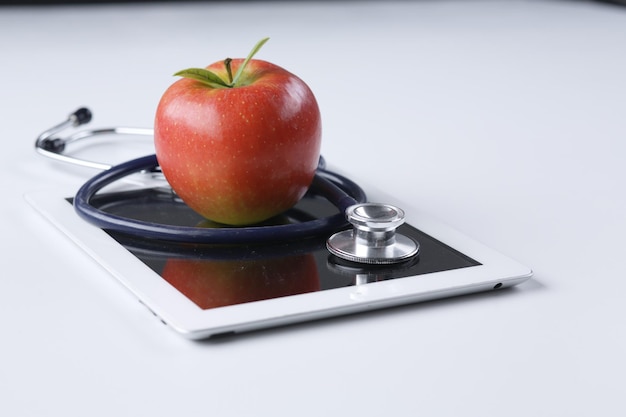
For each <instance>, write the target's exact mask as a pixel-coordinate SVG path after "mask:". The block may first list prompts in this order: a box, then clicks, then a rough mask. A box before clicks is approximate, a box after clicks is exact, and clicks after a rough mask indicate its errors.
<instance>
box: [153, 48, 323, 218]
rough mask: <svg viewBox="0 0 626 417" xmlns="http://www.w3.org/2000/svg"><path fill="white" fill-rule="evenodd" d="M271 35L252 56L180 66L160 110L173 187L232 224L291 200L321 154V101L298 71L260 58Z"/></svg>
mask: <svg viewBox="0 0 626 417" xmlns="http://www.w3.org/2000/svg"><path fill="white" fill-rule="evenodd" d="M265 41H267V39H264V40H262V41H261V42H259V43H258V44H257V45H256V47H255V48H254V49H253V51H252V52H251V53H250V55H248V57H247V58H246V59H245V60H244V59H233V60H231V59H226V60H225V61H220V62H216V63H214V64H211V65H209V66H208V67H206V69H198V68H191V69H188V70H183V71H180V72H179V73H177V74H176V75H181V76H183V77H184V78H182V79H180V80H178V81H176V82H175V83H174V84H172V85H171V86H170V87H169V88H168V89H167V90H166V91H165V93H164V94H163V97H162V98H161V100H160V102H159V105H158V108H157V111H156V118H155V125H154V140H155V146H156V154H157V159H158V161H159V165H160V166H161V169H162V171H163V174H164V175H165V177H166V179H167V180H168V182H169V184H170V185H171V187H172V189H173V190H174V191H175V192H176V193H177V194H178V196H180V198H181V199H182V200H183V201H184V202H185V203H186V204H187V205H188V206H189V207H191V208H192V209H193V210H195V211H197V212H198V213H200V214H201V215H202V216H204V217H206V218H208V219H211V220H213V221H216V222H220V223H224V224H230V225H245V224H253V223H257V222H261V221H263V220H266V219H268V218H270V217H272V216H274V215H277V214H279V213H282V212H284V211H285V210H287V209H289V208H291V207H292V206H293V205H295V204H296V203H297V202H298V201H299V200H300V198H301V197H302V196H303V195H304V193H305V192H306V190H307V189H308V187H309V186H310V184H311V181H312V179H313V176H314V174H315V169H316V167H317V164H318V160H319V152H320V145H321V118H320V112H319V108H318V105H317V101H316V100H315V97H314V95H313V93H312V92H311V89H310V88H309V87H308V86H307V85H306V84H305V83H304V81H302V80H301V79H300V78H298V77H297V76H295V75H294V74H292V73H290V72H289V71H287V70H285V69H283V68H281V67H279V66H277V65H274V64H271V63H269V62H265V61H262V60H256V59H252V56H253V55H254V54H255V53H256V52H257V51H258V50H259V49H260V47H261V46H262V45H263V44H264V43H265ZM233 72H234V73H235V75H234V76H233Z"/></svg>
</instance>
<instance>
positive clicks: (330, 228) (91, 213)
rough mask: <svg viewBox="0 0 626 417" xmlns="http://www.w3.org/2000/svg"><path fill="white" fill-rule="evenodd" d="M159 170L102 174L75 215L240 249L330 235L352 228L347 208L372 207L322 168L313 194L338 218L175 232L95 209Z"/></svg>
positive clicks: (126, 168) (147, 159) (80, 197)
mask: <svg viewBox="0 0 626 417" xmlns="http://www.w3.org/2000/svg"><path fill="white" fill-rule="evenodd" d="M157 168H158V161H157V158H156V155H148V156H144V157H141V158H137V159H133V160H131V161H127V162H124V163H122V164H119V165H116V166H113V167H111V168H110V169H108V170H106V171H103V172H101V173H100V174H98V175H96V176H95V177H93V178H91V179H90V180H88V181H87V182H86V183H85V184H83V186H82V187H81V188H80V189H79V190H78V192H77V193H76V196H75V198H74V209H75V211H76V213H77V214H78V215H79V216H80V217H81V218H83V219H84V220H86V221H88V222H90V223H92V224H94V225H96V226H98V227H99V228H101V229H104V230H110V231H114V232H118V233H122V234H126V235H130V236H139V237H141V238H144V239H156V240H163V241H171V242H180V243H202V244H232V245H240V244H256V243H266V242H279V241H280V242H284V241H294V240H299V239H307V238H312V237H316V236H322V235H330V234H332V233H334V232H336V231H337V230H340V229H342V228H344V227H346V225H347V224H348V223H347V221H346V217H345V210H346V209H347V208H348V207H350V206H352V205H354V204H359V203H364V202H366V201H367V197H366V195H365V192H364V191H363V190H362V189H361V187H359V186H358V185H357V184H356V183H355V182H353V181H351V180H349V179H348V178H346V177H344V176H342V175H340V174H337V173H334V172H330V171H327V170H325V169H323V168H318V169H317V171H316V174H315V177H314V179H313V182H312V184H311V187H310V189H309V191H310V192H313V193H315V194H318V195H320V196H322V197H324V198H326V199H327V200H328V201H329V202H331V203H332V204H333V205H334V206H335V207H337V209H338V210H339V213H337V214H335V215H331V216H328V217H323V218H320V219H314V220H310V221H306V222H301V223H292V224H286V225H276V226H250V227H236V228H200V227H190V226H175V225H165V224H160V223H154V222H147V221H143V220H136V219H130V218H126V217H122V216H117V215H114V214H111V213H107V212H105V211H103V210H100V209H98V208H97V207H95V206H94V205H93V204H92V203H91V200H92V198H93V197H94V196H95V195H96V193H97V192H98V191H100V190H101V189H102V188H104V187H106V186H107V185H110V184H112V183H113V182H115V181H117V180H120V179H122V178H124V177H126V176H128V175H131V174H134V173H137V172H145V171H148V172H149V171H154V170H156V169H157Z"/></svg>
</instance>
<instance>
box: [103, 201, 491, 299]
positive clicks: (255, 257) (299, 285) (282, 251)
mask: <svg viewBox="0 0 626 417" xmlns="http://www.w3.org/2000/svg"><path fill="white" fill-rule="evenodd" d="M92 203H93V204H94V206H96V207H98V208H100V209H101V210H104V211H107V212H109V213H112V214H116V215H120V216H125V217H129V218H133V219H139V220H144V221H152V222H158V223H164V224H172V225H183V226H197V227H219V226H218V225H216V224H211V222H209V221H206V220H204V219H203V218H202V217H200V216H199V215H198V214H196V213H195V212H193V211H192V210H191V209H190V208H188V207H187V206H186V205H185V204H184V203H182V202H181V201H180V200H179V199H177V198H175V197H174V196H173V195H172V193H171V192H169V191H163V190H158V189H147V190H145V189H144V190H139V191H125V192H115V193H106V194H102V195H98V196H96V197H95V198H94V199H93V201H92ZM335 213H337V209H336V208H335V207H334V206H332V205H331V204H330V203H328V202H327V201H326V200H324V199H322V198H319V197H315V196H305V198H303V199H302V200H301V201H300V203H298V205H297V206H296V207H295V208H294V209H292V210H290V211H289V212H287V213H285V215H282V216H279V217H277V218H274V219H272V220H271V221H269V222H266V223H264V225H267V224H284V223H285V222H297V221H306V220H307V219H311V218H317V217H321V216H328V215H332V214H335ZM399 232H401V233H403V234H406V235H408V236H410V237H412V238H413V239H415V240H417V241H418V242H419V243H420V245H421V249H420V255H419V257H418V258H415V259H413V260H411V261H408V262H405V263H403V264H399V265H395V266H379V267H377V266H362V265H358V264H353V263H349V262H344V261H341V260H339V259H337V258H335V257H334V256H332V255H330V254H329V253H328V251H327V250H326V247H325V240H326V237H321V238H320V239H309V240H305V241H298V242H283V243H277V244H265V245H244V246H216V245H198V244H178V243H169V242H157V241H149V240H143V239H140V238H136V237H129V236H125V235H122V234H117V233H109V234H110V235H111V236H112V237H113V238H114V239H115V240H116V241H117V242H119V243H120V244H122V245H123V246H124V247H125V248H126V249H128V250H129V251H130V252H131V253H132V254H133V255H135V256H136V257H137V258H139V259H140V260H141V261H142V262H143V263H145V264H146V265H147V266H148V267H149V268H151V269H152V270H153V271H155V272H156V273H157V274H158V275H159V276H161V277H162V278H163V279H165V280H167V281H168V282H169V283H170V284H171V285H173V286H174V287H175V288H176V289H177V290H178V291H180V292H181V293H183V294H184V295H185V296H186V297H188V298H189V299H190V300H191V301H193V302H194V303H195V304H196V305H198V306H199V307H200V308H202V309H210V308H215V307H222V306H228V305H234V304H241V303H247V302H252V301H259V300H264V299H271V298H277V297H284V296H289V295H295V294H302V293H307V292H313V291H324V290H329V289H333V288H339V287H346V286H352V285H357V284H358V285H362V284H366V283H369V282H374V281H380V280H389V279H399V278H405V277H409V276H414V275H421V274H428V273H432V272H440V271H446V270H450V269H457V268H466V267H471V266H476V265H479V263H478V262H476V261H475V260H473V259H471V258H469V257H468V256H465V255H464V254H462V253H460V252H458V251H456V250H455V249H453V248H451V247H449V246H447V245H445V244H443V243H441V242H439V241H438V240H436V239H434V238H433V237H431V236H429V235H427V234H425V233H422V232H421V231H419V230H417V229H416V228H414V227H412V226H410V225H407V224H404V225H402V226H401V227H400V229H399Z"/></svg>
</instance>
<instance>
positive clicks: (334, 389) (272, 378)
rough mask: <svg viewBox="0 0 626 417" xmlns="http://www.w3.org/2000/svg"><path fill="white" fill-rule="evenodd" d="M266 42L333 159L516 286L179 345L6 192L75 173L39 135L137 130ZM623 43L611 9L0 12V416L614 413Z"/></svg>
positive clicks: (497, 4)
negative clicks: (517, 270)
mask: <svg viewBox="0 0 626 417" xmlns="http://www.w3.org/2000/svg"><path fill="white" fill-rule="evenodd" d="M264 36H270V37H271V40H270V42H269V43H268V44H266V45H265V47H264V48H263V49H262V50H261V52H260V53H259V55H258V57H259V58H262V59H265V60H269V61H272V62H275V63H277V64H279V65H281V66H283V67H285V68H287V69H289V70H291V71H292V72H294V73H296V74H298V75H299V76H300V77H301V78H303V79H304V80H305V81H306V82H307V83H308V84H309V85H310V86H311V88H312V89H313V91H314V92H315V94H316V96H317V98H318V101H319V103H320V107H321V110H322V114H323V120H324V121H323V123H324V138H323V154H324V155H325V156H326V158H327V159H328V161H329V162H330V163H331V164H332V165H333V166H335V167H339V168H340V169H341V170H342V171H343V172H346V173H350V175H351V177H352V178H353V179H355V180H357V181H358V182H359V183H361V184H362V185H363V186H364V187H365V188H367V189H368V190H384V192H385V193H389V194H391V195H393V196H395V197H397V198H398V199H400V200H401V201H403V202H404V203H405V205H406V206H407V207H408V208H409V209H410V208H416V209H420V210H423V211H426V212H429V213H431V214H433V215H435V216H436V217H438V218H439V219H440V220H443V221H444V222H446V223H448V224H450V225H451V226H453V227H455V228H457V229H459V230H460V231H462V232H464V233H466V234H468V235H469V236H471V237H473V238H475V239H477V240H479V241H481V242H483V243H485V244H487V245H488V246H491V247H493V248H495V249H497V250H499V251H501V252H503V253H505V254H507V255H509V256H511V257H513V258H515V259H517V260H518V261H520V262H522V263H524V264H526V265H528V266H530V267H531V268H533V270H534V271H535V277H534V279H532V280H531V281H529V282H527V283H525V284H523V285H521V286H519V287H518V288H516V289H514V290H507V291H502V292H495V293H489V294H483V295H476V296H469V297H460V298H455V299H450V300H442V301H436V302H430V303H424V304H417V305H411V306H407V307H402V308H394V309H390V310H385V311H379V312H375V313H369V314H364V315H356V316H350V317H343V318H337V319H331V320H324V321H318V322H314V323H309V324H302V325H295V326H289V327H285V328H278V329H274V330H268V331H261V332H255V333H251V334H245V335H241V336H237V337H232V338H227V339H223V340H221V341H214V342H200V343H198V342H191V341H188V340H185V339H183V338H181V337H180V336H178V335H176V334H175V333H174V332H171V331H169V330H168V329H167V328H165V327H164V326H162V325H161V324H160V323H159V322H158V320H154V318H153V317H152V316H151V315H150V314H149V313H148V312H147V311H146V309H145V308H143V307H142V306H141V305H140V304H139V303H138V302H137V301H136V300H135V299H134V298H132V297H131V296H130V295H129V294H128V293H127V291H126V290H125V289H124V288H122V287H121V286H120V285H119V284H118V283H117V282H116V281H115V280H113V279H112V278H111V276H110V275H109V274H108V273H107V272H106V271H104V270H103V269H102V268H101V267H100V266H99V265H98V264H97V263H96V262H94V261H93V260H92V259H91V258H89V257H88V256H86V255H85V254H84V253H83V252H82V251H81V250H80V249H79V248H77V247H76V246H75V245H73V244H72V243H71V242H70V241H69V240H68V239H67V238H66V237H65V236H64V235H63V234H62V233H60V232H59V231H57V230H56V229H55V228H53V227H52V226H51V225H50V224H49V223H47V222H46V221H45V220H44V219H43V218H42V217H41V216H39V215H38V214H37V213H36V212H35V211H34V210H33V209H31V208H30V207H29V206H28V205H27V204H26V203H25V201H24V199H23V197H22V196H23V194H24V193H25V192H29V191H35V190H41V189H48V188H52V187H61V188H64V189H76V188H77V187H78V186H79V185H80V184H81V183H82V182H83V181H84V180H85V179H87V178H88V177H89V176H91V175H93V171H89V170H86V169H70V168H67V167H62V166H60V165H59V164H55V163H53V162H49V161H47V160H45V159H43V158H42V157H41V156H39V155H37V154H36V153H35V152H34V149H33V142H34V139H35V137H36V136H37V134H38V133H39V132H40V131H42V130H44V129H46V128H48V127H49V126H52V125H53V124H55V123H57V122H60V121H61V120H62V119H63V118H64V117H65V116H66V115H67V114H69V113H70V112H71V111H73V110H74V109H75V108H76V107H78V106H81V105H88V106H90V107H91V108H92V110H93V111H94V121H93V123H92V124H93V125H94V126H110V125H138V126H147V127H150V126H151V124H152V120H153V114H154V110H155V107H156V103H157V102H158V100H159V98H160V96H161V94H162V92H163V91H164V90H165V88H166V87H167V86H168V85H169V84H170V83H172V82H173V81H174V77H172V75H171V74H173V73H174V72H175V71H177V70H179V69H182V68H186V67H190V66H204V65H207V64H209V63H211V62H214V61H217V60H220V59H223V58H225V57H227V56H233V55H235V56H242V55H245V54H247V52H248V51H249V49H250V48H251V46H252V45H253V44H254V43H255V42H256V41H257V40H259V39H260V38H262V37H264ZM625 45H626V9H625V8H620V7H615V6H609V5H606V4H601V3H594V2H586V1H532V0H531V1H452V0H450V1H412V2H410V1H398V2H382V1H381V2H356V1H350V2H320V3H314V2H304V3H298V2H276V3H264V2H258V3H257V2H240V3H224V2H216V3H178V4H156V5H134V6H122V5H111V6H83V7H54V8H45V7H44V8H2V9H0V52H1V57H0V63H1V64H0V74H1V77H0V103H1V108H2V114H3V117H2V123H1V125H0V136H1V137H2V143H3V147H4V148H3V150H2V152H0V170H1V173H2V175H1V176H2V186H3V189H4V190H5V191H4V193H5V198H4V199H3V203H2V205H0V219H1V220H0V222H1V226H0V230H1V232H2V239H1V245H2V268H3V270H4V272H3V273H2V277H1V278H0V329H1V330H2V342H1V343H0V398H1V400H0V415H5V416H51V415H55V416H56V415H58V416H114V415H115V416H119V415H129V416H130V415H132V416H138V415H143V416H153V417H156V416H172V415H176V416H188V415H189V416H195V415H219V416H320V415H332V416H336V415H337V416H338V415H344V416H381V415H385V416H401V415H406V416H409V415H410V416H414V415H425V416H525V417H527V416H590V415H598V416H611V415H613V416H617V415H624V413H625V412H626V406H625V405H624V400H623V392H624V375H625V374H626V360H625V359H624V352H626V334H625V327H626V326H625V325H626V303H625V302H624V293H626V267H625V266H624V259H625V257H624V250H625V249H626V245H624V241H623V236H624V235H625V234H626V215H625V214H624V213H625V211H626V192H625V183H626V167H625V166H626V163H625V162H626V118H625V117H624V114H625V112H626V76H625V74H626V48H625ZM372 192H373V193H374V194H375V192H376V191H372Z"/></svg>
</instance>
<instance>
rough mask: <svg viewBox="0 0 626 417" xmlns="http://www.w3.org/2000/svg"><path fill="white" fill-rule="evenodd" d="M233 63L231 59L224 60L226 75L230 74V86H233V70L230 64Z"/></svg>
mask: <svg viewBox="0 0 626 417" xmlns="http://www.w3.org/2000/svg"><path fill="white" fill-rule="evenodd" d="M231 62H233V60H232V59H231V58H226V59H225V60H224V66H225V67H226V73H227V74H228V84H229V85H231V86H232V85H233V70H232V69H231V67H230V63H231Z"/></svg>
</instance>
